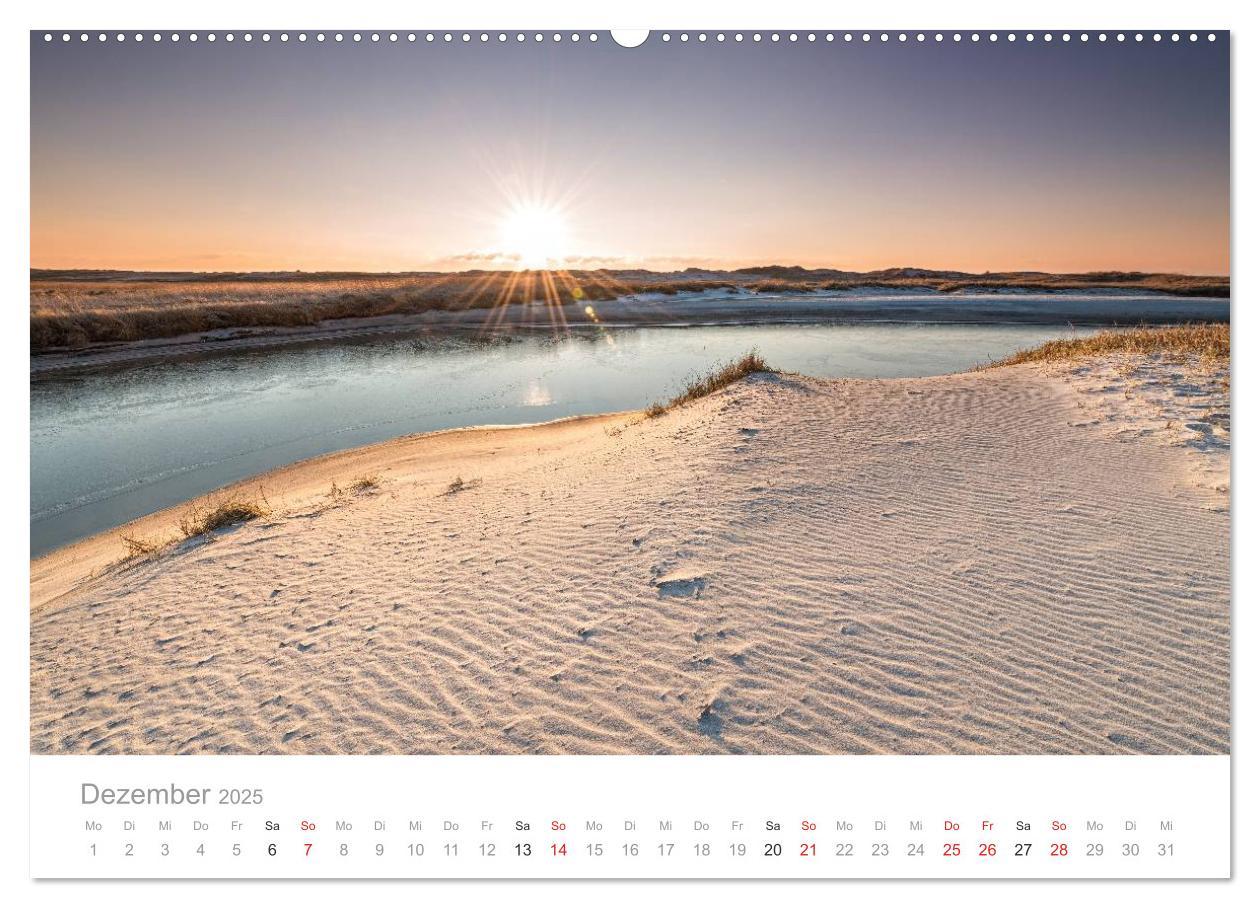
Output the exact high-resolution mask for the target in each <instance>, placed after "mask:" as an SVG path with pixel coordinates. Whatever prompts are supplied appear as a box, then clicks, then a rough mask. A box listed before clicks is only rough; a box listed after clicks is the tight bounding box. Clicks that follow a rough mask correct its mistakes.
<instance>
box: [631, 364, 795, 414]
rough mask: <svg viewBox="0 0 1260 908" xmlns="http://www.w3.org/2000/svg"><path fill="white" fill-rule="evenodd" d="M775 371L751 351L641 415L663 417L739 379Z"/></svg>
mask: <svg viewBox="0 0 1260 908" xmlns="http://www.w3.org/2000/svg"><path fill="white" fill-rule="evenodd" d="M777 371H778V370H777V369H771V368H770V367H769V366H768V365H767V364H766V361H765V360H764V359H762V358H761V355H760V354H758V353H757V351H756V350H751V351H749V352H748V353H745V354H744V355H743V356H741V357H740V358H739V359H734V360H731V361H730V362H729V363H727V364H726V365H725V366H719V367H718V368H717V369H714V370H713V371H712V372H710V373H709V374H708V375H704V376H701V377H700V378H697V379H696V380H695V381H693V382H691V383H689V384H688V385H687V387H686V388H684V389H683V390H682V392H681V393H680V394H677V395H675V396H674V397H672V398H670V400H668V401H666V402H664V403H661V402H660V401H657V402H656V403H653V404H651V405H649V406H648V407H646V408H645V409H644V410H643V415H644V416H646V417H647V418H648V419H656V418H657V417H658V416H664V415H665V414H666V413H668V412H669V411H670V410H672V409H674V408H675V407H681V406H682V405H683V404H686V403H690V402H691V401H693V400H699V399H700V398H702V397H706V396H708V395H710V394H712V393H713V392H714V391H720V390H721V389H723V388H725V387H726V386H727V385H733V384H734V383H735V382H737V381H739V380H740V379H741V378H745V377H747V376H749V375H752V374H753V373H754V372H777Z"/></svg>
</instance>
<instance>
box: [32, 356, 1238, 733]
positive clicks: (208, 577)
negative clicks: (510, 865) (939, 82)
mask: <svg viewBox="0 0 1260 908" xmlns="http://www.w3.org/2000/svg"><path fill="white" fill-rule="evenodd" d="M1221 378H1222V376H1221V375H1219V374H1210V373H1208V372H1195V371H1193V370H1191V371H1189V372H1188V371H1187V370H1185V369H1184V368H1182V367H1181V366H1178V365H1176V364H1171V363H1163V362H1160V361H1155V360H1141V361H1136V362H1123V363H1119V364H1117V363H1115V362H1109V363H1084V364H1074V365H1072V366H1058V367H1046V366H1019V367H1010V368H1002V369H993V370H989V371H985V372H978V373H971V374H964V375H954V376H946V377H941V378H932V379H917V380H897V381H821V380H811V379H804V378H799V377H795V376H786V375H785V376H765V375H760V376H754V377H752V378H750V379H746V380H745V381H743V382H741V383H739V384H738V385H736V386H733V387H731V388H728V389H726V390H725V391H722V392H720V393H718V394H716V395H714V396H712V397H710V398H707V399H705V400H702V401H699V402H697V403H694V404H692V405H689V406H686V407H684V408H682V409H679V410H675V411H673V412H671V413H669V414H667V415H666V416H664V417H662V418H660V419H655V420H642V419H640V418H639V417H637V416H632V415H627V414H621V415H618V416H609V417H599V418H593V419H586V420H570V421H566V422H562V423H556V424H550V425H545V426H540V427H533V428H525V429H508V430H473V431H462V432H449V433H442V434H439V435H434V436H424V437H416V438H408V439H401V440H399V441H396V442H391V443H388V444H384V445H379V446H375V447H371V448H365V449H359V450H358V451H354V452H349V453H347V454H344V455H336V456H333V457H328V458H322V459H320V460H317V461H311V462H308V463H306V464H300V465H296V466H295V467H292V468H288V469H286V470H282V471H277V472H276V473H273V474H268V475H267V476H264V477H262V478H261V479H260V480H258V482H259V483H260V484H262V485H263V487H264V488H265V489H267V491H268V497H269V498H270V499H271V501H272V502H273V504H274V506H275V509H274V511H273V513H272V514H271V515H270V516H268V517H266V518H263V519H261V520H258V521H255V522H253V523H250V524H247V525H244V526H241V527H239V528H237V529H235V530H230V531H225V532H221V533H219V534H217V535H215V536H214V537H213V538H212V539H210V540H209V541H204V542H200V543H192V542H188V543H183V544H180V545H176V546H173V547H171V548H169V549H167V550H166V551H164V552H162V553H159V554H157V555H153V556H149V557H143V558H138V559H133V560H131V561H127V562H123V563H113V564H109V563H108V562H110V561H114V560H115V559H117V558H120V557H121V555H122V548H121V545H120V543H119V542H118V537H117V535H116V534H107V535H104V536H101V537H96V538H94V539H91V540H88V541H86V542H84V543H81V544H79V545H77V546H74V547H72V548H70V549H64V550H61V551H59V552H56V553H54V554H53V555H51V556H49V557H48V558H45V559H41V560H40V561H37V562H33V563H32V575H33V580H32V617H31V638H32V640H31V674H32V695H31V713H32V718H31V735H32V749H33V750H34V751H36V752H40V753H87V752H90V753H352V754H360V753H726V752H730V753H768V754H782V753H815V752H817V753H905V754H917V753H1030V754H1040V753H1084V754H1098V753H1113V752H1114V753H1122V752H1138V753H1224V752H1228V750H1229V629H1230V626H1229V595H1230V585H1229V583H1230V581H1229V531H1230V518H1229V509H1228V505H1229V502H1228V466H1229V424H1228V412H1229V404H1228V396H1227V390H1226V388H1225V387H1224V386H1223V385H1222V384H1221V383H1220V379H1221ZM370 472H376V473H379V474H380V476H381V484H380V487H379V488H378V489H377V490H374V491H371V490H370V491H366V492H361V493H343V494H340V495H335V496H328V495H325V494H324V491H323V490H325V489H327V488H328V486H329V485H330V483H331V482H333V481H336V482H338V483H339V485H340V486H341V487H342V488H344V487H345V486H346V485H348V483H349V482H350V481H351V480H352V479H353V478H354V477H355V476H356V475H363V474H366V473H370ZM456 478H458V479H459V480H460V482H459V483H458V484H457V483H455V480H456ZM172 521H173V517H172V515H169V514H168V515H158V516H156V517H154V518H150V519H149V520H148V521H147V522H146V521H142V522H140V525H139V526H138V527H132V528H131V531H133V532H139V533H151V534H158V535H160V533H161V532H162V527H163V526H165V525H169V524H170V523H171V522H172Z"/></svg>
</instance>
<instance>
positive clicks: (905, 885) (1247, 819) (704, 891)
mask: <svg viewBox="0 0 1260 908" xmlns="http://www.w3.org/2000/svg"><path fill="white" fill-rule="evenodd" d="M14 6H16V4H15V5H14ZM1241 6H1242V4H1234V3H1220V2H1210V0H1199V2H1195V3H1192V4H1191V3H1184V2H1182V3H1176V2H1165V0H1150V2H1143V3H1141V4H1136V3H1135V4H1132V5H1131V6H1127V7H1126V6H1122V5H1119V4H1115V5H1112V6H1104V5H1103V4H1100V3H1098V2H1096V0H1092V2H1091V0H1056V2H1055V3H1054V4H1052V5H1047V6H1046V7H1045V8H1044V9H1038V8H1037V7H1035V6H1031V5H1020V6H1018V7H1017V6H1015V5H1012V4H1009V3H1005V2H996V0H987V2H967V3H963V2H955V3H953V4H948V5H946V4H941V3H939V2H920V0H903V2H901V3H898V4H897V5H896V6H887V5H874V4H872V5H870V6H869V7H867V8H864V9H860V8H857V7H853V6H845V5H841V4H836V3H824V2H798V0H776V2H774V3H773V4H768V3H767V4H751V3H744V4H735V3H729V2H728V3H722V4H712V5H709V6H708V7H707V8H705V7H704V6H701V5H700V4H692V5H690V6H685V5H683V4H679V3H678V2H677V0H674V2H668V0H640V2H636V3H605V4H598V5H596V4H591V3H589V2H587V3H583V2H578V0H565V2H547V3H541V2H536V3H534V4H531V5H529V7H528V8H527V7H526V6H525V5H524V4H523V3H521V2H519V0H518V2H508V0H486V2H481V3H479V4H478V5H477V6H476V7H470V6H467V5H463V6H460V7H454V6H453V5H452V6H451V7H448V8H446V9H438V8H436V7H434V6H432V5H429V6H428V8H425V7H421V6H419V5H417V4H415V3H403V2H374V0H356V2H355V3H354V4H352V5H347V4H337V3H329V2H309V3H272V4H268V5H266V6H265V7H264V6H263V5H262V4H260V3H258V2H257V0H252V2H251V0H217V2H216V3H214V4H213V6H211V7H208V8H205V9H197V8H193V7H190V6H188V5H179V4H170V3H159V2H156V0H143V2H129V3H123V2H114V3H111V4H109V5H108V6H104V5H102V4H101V3H100V2H99V0H98V2H83V0H63V2H59V3H57V4H55V5H54V4H51V3H45V4H41V5H39V6H38V7H36V8H33V9H25V10H22V11H15V10H11V9H10V10H6V12H5V13H4V15H5V16H6V25H7V26H8V27H7V28H6V29H5V30H4V32H3V33H2V34H3V35H4V39H5V40H6V42H7V46H6V47H5V48H4V50H5V53H4V54H3V55H0V66H3V67H4V74H5V76H6V77H7V78H6V79H5V82H4V84H5V89H4V96H5V109H4V113H5V116H6V118H7V120H6V122H8V123H10V124H20V125H17V126H15V127H13V131H14V132H15V133H16V134H17V135H16V136H15V138H13V139H10V141H9V142H8V143H6V149H5V155H6V164H7V167H6V168H5V173H6V177H7V179H6V185H7V188H8V192H7V194H6V198H5V202H6V203H7V204H6V205H5V210H6V211H7V212H8V213H9V218H8V219H6V232H5V234H4V240H5V244H4V246H3V249H4V251H5V254H7V255H8V256H9V258H8V262H9V266H8V267H6V269H5V282H6V289H7V290H8V294H7V296H6V299H8V300H9V301H10V305H9V306H6V307H5V309H4V310H3V311H4V313H5V315H4V317H5V319H6V323H5V324H4V328H5V329H6V330H5V331H3V332H0V338H3V340H0V343H3V344H4V345H5V349H4V352H5V353H6V354H7V355H6V356H4V357H3V359H2V360H0V361H2V362H3V363H4V368H5V369H6V373H7V374H6V375H5V383H4V386H3V387H4V393H3V394H2V395H0V407H2V408H3V410H2V415H3V418H4V419H5V420H6V422H5V423H4V424H5V425H6V426H20V427H22V429H21V430H19V432H18V433H17V434H18V435H19V438H18V439H17V440H16V441H14V442H13V443H12V444H11V445H10V446H6V450H5V459H4V463H5V465H6V466H7V467H8V471H9V473H10V478H11V480H12V478H13V477H21V476H23V475H24V474H25V475H29V465H28V456H29V439H28V437H27V435H26V431H25V427H26V426H27V420H28V416H29V404H28V401H27V399H26V395H24V394H21V393H19V392H18V391H17V389H18V388H19V387H24V386H25V385H26V383H27V382H28V381H29V377H28V374H27V372H26V357H27V343H26V338H27V325H26V318H25V312H24V307H23V306H21V305H15V304H14V303H15V302H16V301H17V300H21V299H24V298H25V295H26V293H27V291H28V288H27V281H28V268H29V207H28V206H29V182H28V180H27V174H28V172H29V171H28V166H29V160H28V153H29V142H27V141H26V140H25V138H24V137H25V136H26V135H27V131H28V129H29V92H28V91H25V90H24V86H26V85H27V79H28V78H29V68H28V66H29V64H28V44H27V36H26V31H27V30H28V29H31V28H37V27H49V28H51V27H98V26H104V27H120V28H122V27H126V28H137V27H144V28H154V27H162V28H167V29H190V28H196V29H204V28H206V27H207V26H212V27H222V26H224V25H229V26H231V27H235V28H256V29H261V28H267V27H276V26H280V27H287V28H292V27H294V26H295V25H297V26H299V27H330V26H331V27H345V26H346V25H347V24H351V25H353V24H360V23H361V24H364V25H365V26H368V27H371V26H373V25H382V26H386V27H389V26H398V27H406V26H413V27H434V28H448V29H454V28H494V27H513V28H518V27H519V28H551V27H572V28H583V29H597V30H601V31H603V30H606V29H607V28H609V27H610V26H624V27H634V26H654V27H656V28H674V29H680V28H695V27H697V26H702V27H705V28H713V27H715V26H716V27H721V28H726V29H731V30H733V29H736V28H765V27H767V26H771V27H781V28H793V27H796V28H815V29H821V28H826V27H828V26H833V27H837V28H848V29H856V28H920V29H922V28H968V27H985V28H1019V29H1022V28H1034V29H1044V28H1072V29H1082V30H1083V29H1099V28H1105V29H1116V28H1127V29H1131V30H1132V29H1138V28H1145V29H1150V28H1161V29H1172V28H1183V29H1186V28H1196V29H1206V28H1211V29H1226V28H1230V29H1234V30H1235V34H1234V35H1233V52H1234V54H1235V57H1234V70H1235V88H1234V93H1235V98H1236V99H1247V101H1248V102H1249V106H1250V110H1249V109H1248V106H1247V105H1244V104H1240V103H1238V101H1237V100H1236V101H1235V105H1234V120H1233V130H1234V136H1235V145H1236V147H1235V157H1234V159H1235V160H1243V159H1245V158H1254V159H1260V140H1258V139H1257V132H1256V125H1255V123H1256V117H1257V115H1258V114H1257V113H1256V112H1254V111H1260V105H1257V104H1256V103H1255V99H1256V96H1257V94H1260V81H1258V79H1257V75H1256V73H1257V71H1260V38H1257V37H1256V35H1257V34H1260V32H1254V31H1252V30H1251V22H1250V18H1249V17H1248V16H1247V15H1246V14H1244V12H1243V11H1242V9H1241ZM10 20H14V21H10ZM1254 186H1255V181H1254V180H1253V179H1251V177H1250V174H1249V172H1248V171H1247V170H1245V169H1243V168H1237V169H1236V170H1235V173H1234V183H1233V190H1234V198H1235V209H1234V229H1235V237H1236V242H1235V248H1236V249H1239V250H1241V249H1243V248H1246V246H1247V244H1248V243H1250V245H1251V246H1254V245H1255V243H1256V240H1255V237H1254V234H1255V230H1254V229H1251V230H1249V229H1248V228H1251V227H1252V225H1253V223H1254V216H1253V215H1252V212H1253V211H1254V210H1256V207H1257V206H1256V203H1257V196H1256V193H1255V190H1254ZM1248 265H1249V262H1248V261H1247V260H1246V259H1245V258H1243V257H1242V256H1237V255H1236V256H1235V258H1234V261H1233V265H1232V268H1231V271H1232V275H1231V279H1232V284H1233V287H1234V298H1235V299H1236V300H1242V303H1240V305H1238V306H1236V307H1235V309H1234V313H1233V328H1234V333H1235V335H1236V339H1237V340H1241V341H1242V342H1243V343H1244V344H1245V345H1246V349H1248V350H1250V347H1251V346H1252V345H1254V344H1256V343H1257V342H1258V339H1257V334H1256V329H1255V327H1254V326H1255V323H1256V319H1257V318H1260V316H1253V315H1251V314H1250V313H1249V312H1248V307H1247V305H1246V290H1247V289H1248V288H1249V286H1250V284H1249V282H1248V280H1247V278H1248V277H1249V268H1248ZM1247 359H1248V357H1237V358H1235V372H1234V376H1233V387H1234V388H1235V389H1236V391H1235V399H1236V400H1237V401H1238V402H1239V403H1238V409H1237V413H1236V415H1235V419H1234V448H1235V464H1238V463H1240V461H1239V460H1238V459H1237V458H1238V457H1239V456H1242V457H1243V458H1244V460H1243V461H1241V462H1244V463H1246V464H1247V466H1246V467H1245V468H1244V470H1243V471H1240V474H1239V475H1236V476H1235V477H1234V482H1233V488H1234V534H1233V541H1234V546H1233V547H1234V551H1235V553H1237V552H1240V551H1242V550H1243V546H1240V545H1239V544H1238V541H1239V540H1244V546H1247V547H1249V548H1254V546H1255V537H1256V533H1255V531H1254V526H1255V513H1256V509H1255V501H1256V499H1255V498H1254V497H1253V496H1252V495H1251V494H1250V489H1251V485H1252V483H1251V482H1249V477H1250V475H1251V474H1252V473H1254V472H1255V470H1256V466H1255V463H1254V457H1252V458H1250V459H1248V452H1249V451H1251V450H1252V445H1251V440H1252V439H1253V437H1255V433H1254V430H1253V429H1252V428H1251V427H1252V426H1254V425H1255V424H1256V420H1255V419H1254V418H1252V417H1254V416H1255V414H1256V413H1257V410H1256V403H1255V402H1256V399H1257V398H1256V394H1257V388H1258V387H1260V386H1258V385H1257V383H1256V382H1255V381H1254V380H1253V379H1252V377H1251V374H1252V369H1253V368H1254V367H1253V366H1251V365H1250V363H1248V362H1247ZM1252 359H1253V360H1254V358H1252ZM1240 452H1241V455H1240ZM17 481H20V480H17ZM28 531H29V528H28V525H27V521H26V520H25V517H24V512H23V513H21V514H18V515H16V516H15V518H14V519H13V520H11V521H10V523H9V524H8V525H6V526H5V527H4V528H3V529H2V530H0V539H2V542H3V545H0V557H3V558H4V559H5V560H4V568H5V570H4V576H5V577H6V578H7V579H8V580H9V582H11V583H12V584H13V586H14V587H16V588H17V589H15V593H17V594H18V595H17V596H16V597H15V598H16V599H17V601H18V603H21V602H24V601H25V600H26V589H27V588H28V584H27V574H28V568H29V562H28V560H27V558H26V553H27V551H28V550H29V547H28V542H27V540H28ZM1247 539H1251V540H1253V541H1252V542H1251V543H1246V542H1245V540H1247ZM1234 571H1235V579H1234V582H1235V601H1236V602H1252V603H1255V602H1258V601H1260V596H1257V595H1256V593H1257V592H1258V591H1260V589H1258V586H1257V582H1256V574H1255V568H1254V559H1252V560H1250V561H1249V560H1247V559H1235V560H1234ZM19 608H20V606H17V607H14V614H13V617H12V618H11V619H10V621H11V622H12V623H11V624H10V625H9V627H7V628H6V631H8V633H6V634H4V635H3V639H4V641H5V643H6V645H7V646H8V647H9V651H8V652H7V653H6V654H5V655H6V656H7V657H8V658H6V659H4V660H3V669H2V670H3V672H4V676H5V680H6V681H7V682H8V687H7V689H9V690H11V691H26V690H28V689H29V687H28V685H29V676H28V666H29V655H28V647H27V642H28V624H27V620H26V615H25V614H20V613H18V612H19ZM1255 625H1256V619H1255V618H1254V617H1252V616H1251V615H1249V614H1247V611H1246V609H1236V610H1235V614H1234V624H1233V630H1234V634H1235V637H1234V647H1235V652H1242V653H1244V654H1249V653H1254V652H1255V651H1256V649H1255V645H1254V644H1256V643H1257V642H1260V641H1257V638H1256V633H1255V630H1254V628H1255ZM1256 664H1257V660H1256V659H1255V658H1254V657H1252V658H1245V659H1243V660H1241V662H1239V661H1237V660H1236V661H1235V666H1234V668H1235V674H1234V691H1235V710H1234V726H1233V731H1234V753H1235V754H1242V755H1246V754H1250V753H1252V752H1254V751H1256V750H1257V749H1260V744H1258V742H1257V736H1256V734H1255V732H1254V726H1253V725H1250V724H1248V723H1247V722H1246V715H1247V711H1246V709H1244V708H1242V707H1241V706H1240V704H1243V703H1246V704H1254V698H1253V697H1252V696H1250V695H1251V693H1252V692H1253V691H1254V690H1255V686H1256V685H1255V681H1256V674H1257V670H1256V667H1255V666H1256ZM28 703H29V701H28V698H26V697H18V696H10V697H8V698H6V700H5V714H4V721H5V731H6V734H5V743H6V748H5V751H4V760H5V762H4V764H3V766H4V769H5V770H7V771H6V772H5V773H4V774H3V776H2V778H4V779H5V780H6V781H8V782H9V783H10V784H9V791H10V794H9V797H7V798H6V799H5V803H7V804H10V805H12V809H11V810H9V811H6V818H7V822H6V823H4V824H3V825H2V826H0V829H2V830H3V832H2V833H0V835H2V838H0V849H2V850H3V862H4V863H3V866H4V870H5V883H6V887H5V888H6V890H9V889H12V891H15V892H19V893H20V892H22V891H23V889H24V890H25V892H24V894H25V895H27V896H30V897H32V898H38V900H39V902H40V904H51V905H56V904H76V905H79V904H81V903H82V902H84V901H85V900H87V899H91V898H99V897H105V898H110V899H116V900H117V901H118V903H120V904H127V905H143V904H158V905H170V904H171V903H172V902H175V901H178V904H179V905H180V906H181V908H185V906H187V908H192V906H200V905H212V904H213V905H216V906H219V905H221V903H222V902H223V901H224V899H233V900H240V899H242V898H244V899H246V900H249V901H253V900H254V899H268V900H276V899H283V898H287V897H290V896H291V895H294V894H296V895H298V896H299V897H300V898H301V899H302V900H303V902H304V903H306V904H307V905H313V906H318V905H325V904H327V905H333V904H336V905H344V904H345V903H346V902H348V901H351V900H359V899H363V898H365V897H366V898H370V899H372V900H373V902H382V903H404V902H406V903H409V904H414V903H415V901H416V899H426V900H435V899H436V900H442V902H445V901H446V900H451V901H454V900H456V899H466V898H469V897H470V896H472V897H476V898H481V899H486V900H490V899H493V900H494V901H496V902H505V901H508V900H509V899H510V904H512V905H514V906H515V905H532V904H540V905H541V904H546V905H558V904H570V903H571V904H586V905H589V904H590V901H591V900H592V899H598V900H600V902H601V903H603V904H608V905H619V904H631V903H634V904H638V903H640V902H641V901H642V900H643V899H644V898H648V899H652V900H658V899H660V900H665V901H666V902H670V901H671V900H686V901H695V900H696V899H701V898H703V899H705V900H710V899H712V900H717V899H719V898H721V899H723V900H724V901H726V902H728V903H729V904H731V905H743V904H764V903H766V902H769V901H771V900H779V899H782V898H784V897H787V898H792V899H796V898H799V899H801V900H802V901H806V900H817V899H821V898H828V899H836V898H857V899H861V898H866V899H879V900H880V901H881V902H882V903H884V904H890V903H891V904H901V903H906V904H909V903H915V904H920V903H922V902H923V901H925V900H937V899H941V900H945V899H948V900H949V901H950V902H953V901H963V900H966V901H967V902H969V903H972V904H1004V905H1009V903H1010V901H1011V900H1012V899H1018V900H1019V901H1020V902H1021V903H1022V904H1024V905H1032V906H1039V905H1049V904H1052V903H1057V902H1060V901H1062V900H1064V899H1073V900H1076V899H1080V898H1082V897H1084V898H1087V899H1089V900H1091V901H1093V900H1095V899H1097V900H1101V899H1103V898H1107V899H1117V900H1121V899H1123V900H1126V901H1127V900H1130V899H1133V898H1140V899H1141V900H1142V902H1143V903H1144V904H1145V905H1153V906H1154V905H1165V904H1167V905H1177V906H1179V908H1180V906H1182V905H1184V904H1185V903H1186V902H1187V901H1189V900H1194V899H1202V898H1210V899H1212V900H1213V902H1214V903H1217V902H1225V901H1229V902H1235V901H1238V902H1241V901H1243V899H1245V898H1248V897H1250V898H1251V899H1252V900H1254V898H1255V897H1256V895H1257V889H1256V887H1255V884H1254V880H1255V879H1256V877H1257V875H1258V874H1257V872H1255V871H1251V872H1248V866H1249V865H1250V864H1251V861H1250V860H1248V859H1247V858H1248V856H1250V855H1254V854H1255V852H1256V847H1257V841H1258V840H1257V837H1256V836H1255V834H1254V832H1253V827H1254V824H1255V822H1256V820H1257V816H1258V814H1257V812H1256V811H1254V810H1252V809H1251V808H1252V806H1253V804H1254V801H1255V798H1254V795H1253V791H1254V789H1255V787H1256V784H1255V783H1252V782H1251V781H1250V779H1249V777H1248V776H1247V775H1245V774H1243V773H1239V771H1238V768H1239V759H1242V758H1239V757H1236V758H1235V760H1234V777H1235V788H1234V797H1235V802H1234V811H1235V814H1234V815H1235V823H1234V825H1235V830H1234V849H1235V856H1236V860H1235V864H1234V866H1235V874H1236V882H1235V884H1234V885H1229V886H1225V885H1221V884H1200V883H1185V884H1179V883H1173V884H1167V883H1163V884H1158V885H1157V884H1153V883H1111V882H1107V883H1075V884H1053V885H1037V886H1029V885H1027V884H1023V883H999V882H982V883H950V884H935V883H919V882H878V883H846V884H844V888H843V889H830V888H828V889H825V890H824V889H821V888H820V887H821V886H823V885H829V884H817V883H766V884H761V883H756V882H747V881H741V882H735V883H705V884H697V883H669V884H659V883H646V884H642V885H636V886H615V887H614V886H607V885H603V884H600V883H587V882H566V883H552V884H529V885H525V886H519V885H511V884H504V883H484V884H467V883H426V884H424V887H423V888H420V889H414V888H412V887H411V886H410V885H409V884H406V883H353V884H350V883H346V884H342V883H334V884H331V885H329V884H327V883H325V884H322V885H321V884H314V883H312V884H285V885H281V884H274V883H247V884H240V883H225V884H222V885H197V886H189V885H186V884H180V883H118V884H109V885H106V886H103V887H101V888H100V891H99V892H98V891H97V887H96V886H91V887H89V886H86V885H84V884H72V885H56V884H40V885H38V886H36V885H35V884H32V883H30V882H29V880H27V879H26V874H27V860H26V857H27V849H26V828H25V824H24V823H22V822H21V821H20V818H21V814H22V812H23V811H22V808H23V806H25V805H23V803H22V802H23V800H24V798H23V797H22V796H21V794H20V784H19V782H18V780H21V779H24V778H25V774H26V766H27V763H28V731H27V730H28V728H29V722H28V718H29V716H28ZM1252 711H1253V712H1254V709H1253V710H1252ZM104 759H108V758H104ZM361 759H364V760H370V759H372V758H371V757H364V758H361ZM503 759H509V760H510V759H512V758H510V757H507V758H503ZM644 759H651V758H644ZM904 759H906V760H914V759H916V758H913V757H908V758H904ZM1064 759H1073V758H1070V757H1068V758H1064ZM1237 856H1243V859H1242V860H1237ZM24 880H25V883H24V884H23V881H24ZM701 887H703V888H701ZM1012 887H1017V888H1012ZM1062 887H1066V888H1062ZM1121 887H1123V888H1121ZM19 897H20V895H19Z"/></svg>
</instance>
